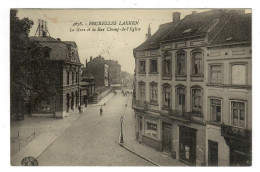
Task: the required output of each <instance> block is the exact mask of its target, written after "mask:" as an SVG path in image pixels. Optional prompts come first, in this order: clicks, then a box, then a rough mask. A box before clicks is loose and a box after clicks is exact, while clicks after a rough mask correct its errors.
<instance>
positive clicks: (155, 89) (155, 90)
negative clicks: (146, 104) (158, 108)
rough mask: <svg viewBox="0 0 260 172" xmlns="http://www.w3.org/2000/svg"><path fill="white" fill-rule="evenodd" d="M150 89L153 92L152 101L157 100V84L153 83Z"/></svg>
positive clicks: (151, 94)
mask: <svg viewBox="0 0 260 172" xmlns="http://www.w3.org/2000/svg"><path fill="white" fill-rule="evenodd" d="M150 89H151V93H150V100H151V102H157V84H156V83H151V84H150Z"/></svg>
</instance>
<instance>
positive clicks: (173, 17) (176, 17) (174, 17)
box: [172, 12, 181, 24]
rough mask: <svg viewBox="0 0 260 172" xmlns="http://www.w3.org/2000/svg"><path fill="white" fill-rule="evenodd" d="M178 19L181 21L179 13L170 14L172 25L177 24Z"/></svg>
mask: <svg viewBox="0 0 260 172" xmlns="http://www.w3.org/2000/svg"><path fill="white" fill-rule="evenodd" d="M180 19H181V13H179V12H175V13H172V22H173V23H174V24H176V23H178V22H179V21H180Z"/></svg>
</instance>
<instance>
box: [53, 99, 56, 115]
mask: <svg viewBox="0 0 260 172" xmlns="http://www.w3.org/2000/svg"><path fill="white" fill-rule="evenodd" d="M53 104H54V114H53V115H54V117H55V115H56V96H55V95H54V96H53Z"/></svg>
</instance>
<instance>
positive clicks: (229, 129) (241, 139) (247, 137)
mask: <svg viewBox="0 0 260 172" xmlns="http://www.w3.org/2000/svg"><path fill="white" fill-rule="evenodd" d="M221 136H223V137H224V139H225V141H226V143H227V145H229V146H230V147H233V148H236V149H237V150H241V151H244V152H248V151H250V150H251V145H252V130H248V129H244V128H239V127H235V126H230V125H225V124H221Z"/></svg>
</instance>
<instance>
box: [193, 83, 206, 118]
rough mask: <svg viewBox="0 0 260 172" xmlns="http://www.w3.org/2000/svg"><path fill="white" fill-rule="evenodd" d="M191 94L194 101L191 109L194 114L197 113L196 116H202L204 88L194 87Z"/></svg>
mask: <svg viewBox="0 0 260 172" xmlns="http://www.w3.org/2000/svg"><path fill="white" fill-rule="evenodd" d="M191 93H192V96H191V98H192V100H191V103H192V106H191V109H192V112H193V113H196V114H200V115H201V114H202V107H203V104H202V99H203V97H202V88H201V87H200V86H194V87H192V88H191Z"/></svg>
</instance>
